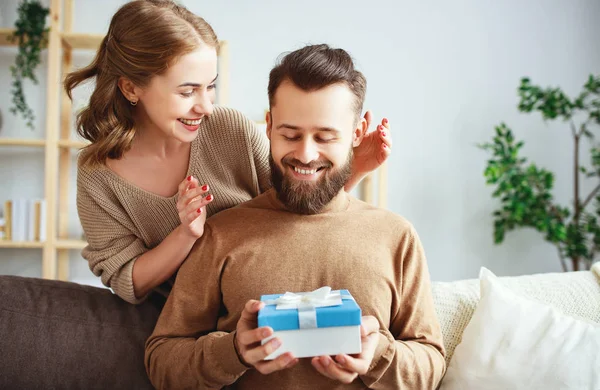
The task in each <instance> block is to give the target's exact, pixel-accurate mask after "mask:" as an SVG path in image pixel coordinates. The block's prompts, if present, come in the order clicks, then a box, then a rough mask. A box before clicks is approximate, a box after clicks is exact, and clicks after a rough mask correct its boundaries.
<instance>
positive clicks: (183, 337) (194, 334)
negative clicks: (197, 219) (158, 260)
mask: <svg viewBox="0 0 600 390" xmlns="http://www.w3.org/2000/svg"><path fill="white" fill-rule="evenodd" d="M213 237H214V236H213V231H212V229H211V227H210V224H207V225H206V230H205V231H204V235H203V236H202V238H200V239H199V240H198V241H197V242H196V244H195V245H194V248H193V249H192V251H191V252H190V254H189V256H188V258H187V259H186V261H185V262H184V263H183V265H182V266H181V268H180V270H179V272H178V274H177V279H176V281H175V285H174V286H173V289H172V290H171V294H170V295H169V298H168V299H167V303H166V304H165V306H164V308H163V310H162V312H161V314H160V317H159V319H158V322H157V324H156V327H155V329H154V332H153V333H152V335H151V336H150V337H149V338H148V340H147V342H146V353H145V365H146V371H147V373H148V376H149V378H150V381H151V382H152V384H153V385H154V387H155V388H157V389H192V388H193V389H220V388H222V387H224V386H227V385H230V384H232V383H234V382H235V381H236V380H237V379H238V378H239V377H240V376H242V375H243V374H244V373H245V372H246V370H247V369H248V368H247V367H246V366H245V365H244V364H242V362H241V361H240V360H239V358H238V355H237V353H236V351H235V347H234V344H233V340H234V337H235V331H234V332H221V331H216V329H215V327H216V324H217V320H218V318H219V310H220V309H221V291H220V284H219V279H220V274H221V268H222V267H221V266H219V265H218V263H219V261H218V258H217V257H218V255H217V254H216V252H217V251H216V250H215V247H216V245H215V240H214V239H213ZM200 254H201V255H200ZM215 264H216V265H215Z"/></svg>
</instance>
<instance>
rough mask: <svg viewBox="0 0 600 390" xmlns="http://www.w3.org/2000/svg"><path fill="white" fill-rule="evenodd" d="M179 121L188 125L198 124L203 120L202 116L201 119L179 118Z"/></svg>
mask: <svg viewBox="0 0 600 390" xmlns="http://www.w3.org/2000/svg"><path fill="white" fill-rule="evenodd" d="M178 121H179V122H181V123H183V124H184V125H188V126H197V125H199V124H200V122H202V118H200V119H194V120H190V119H183V118H181V119H178Z"/></svg>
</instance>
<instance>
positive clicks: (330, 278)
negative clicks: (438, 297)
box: [146, 190, 445, 390]
mask: <svg viewBox="0 0 600 390" xmlns="http://www.w3.org/2000/svg"><path fill="white" fill-rule="evenodd" d="M322 286H330V287H331V288H333V289H348V290H349V291H350V293H351V294H352V296H353V297H354V298H355V299H356V302H357V303H358V304H359V306H360V307H361V309H362V312H363V315H372V316H375V317H376V318H377V320H378V321H379V324H380V327H381V328H380V331H379V343H378V345H377V348H376V351H375V356H374V358H373V361H372V364H371V367H370V369H369V372H367V373H366V374H365V375H361V376H359V378H357V379H356V380H355V381H354V382H353V383H352V384H350V385H342V384H341V383H339V382H335V381H333V380H330V379H328V378H326V377H324V376H322V375H321V374H319V373H318V372H317V371H316V370H315V369H314V368H313V367H312V366H311V363H310V359H301V360H300V362H299V363H298V364H297V365H296V366H294V367H292V368H289V369H286V370H282V371H278V372H274V373H272V374H269V375H262V374H260V373H259V372H258V371H257V370H254V369H248V367H246V366H245V365H243V364H242V363H241V362H240V360H239V358H238V356H237V354H236V352H235V349H234V344H233V338H234V337H235V329H236V324H237V322H238V320H239V318H240V313H241V311H242V309H243V307H244V304H245V303H246V302H247V301H248V300H249V299H259V298H260V296H261V295H262V294H276V293H285V292H286V291H291V292H302V291H312V290H314V289H316V288H319V287H322ZM146 368H147V371H148V374H149V376H150V379H151V381H152V383H153V384H154V386H155V387H156V388H158V389H220V388H231V389H240V390H242V389H289V390H293V389H296V390H316V389H327V390H334V389H365V388H371V389H386V390H387V389H435V388H436V386H437V385H438V384H439V382H440V380H441V378H442V375H443V374H444V371H445V362H444V347H443V344H442V334H441V331H440V326H439V322H438V320H437V318H436V313H435V311H434V306H433V299H432V297H431V286H430V280H429V271H428V269H427V262H426V260H425V253H424V251H423V247H422V245H421V242H420V240H419V237H418V235H417V233H416V231H415V230H414V228H413V227H412V225H411V224H410V223H409V222H408V221H406V220H405V219H404V218H402V217H400V216H398V215H395V214H393V213H391V212H389V211H387V210H382V209H378V208H375V207H373V206H370V205H368V204H366V203H365V202H362V201H360V200H357V199H356V198H352V197H351V196H350V195H347V194H346V193H342V195H341V196H340V201H338V202H335V204H333V205H332V208H331V209H330V210H328V211H327V212H324V213H321V214H316V215H300V214H294V213H291V212H289V211H287V210H285V208H284V207H283V205H282V204H281V202H279V201H278V200H277V198H276V197H275V191H274V190H270V191H267V192H265V193H264V194H262V195H259V196H258V197H256V198H254V199H252V200H250V201H249V202H246V203H244V204H242V205H240V206H238V207H235V208H232V209H229V210H225V211H223V212H221V213H219V214H218V215H216V216H214V217H213V218H211V219H210V220H208V221H207V223H206V229H205V233H204V235H203V236H202V238H201V239H199V240H198V241H196V244H195V246H194V248H193V249H192V251H191V252H190V254H189V256H188V258H187V259H186V260H185V262H184V263H183V265H182V266H181V271H180V272H179V274H178V276H177V281H176V282H175V286H174V287H173V291H172V292H171V295H170V296H169V299H168V300H167V303H166V305H165V307H164V309H163V311H162V313H161V315H160V318H159V320H158V323H157V324H156V328H155V329H154V332H153V334H152V335H151V336H150V338H149V339H148V341H147V343H146Z"/></svg>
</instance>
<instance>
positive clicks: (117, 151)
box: [65, 0, 391, 304]
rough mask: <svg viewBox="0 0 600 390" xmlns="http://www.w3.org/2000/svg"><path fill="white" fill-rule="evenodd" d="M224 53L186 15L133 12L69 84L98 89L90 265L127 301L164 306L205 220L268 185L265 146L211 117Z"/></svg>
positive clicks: (89, 180)
mask: <svg viewBox="0 0 600 390" xmlns="http://www.w3.org/2000/svg"><path fill="white" fill-rule="evenodd" d="M131 21H135V23H131ZM217 48H218V40H217V36H216V35H215V33H214V31H213V29H212V28H211V26H210V25H209V24H208V23H206V22H205V21H204V20H203V19H202V18H200V17H198V16H196V15H194V14H192V13H191V12H189V11H188V10H187V9H185V8H184V7H181V6H178V5H176V4H174V3H173V2H171V1H158V0H151V1H148V0H146V1H133V2H130V3H128V4H126V5H124V6H123V7H121V8H120V9H119V10H118V11H117V13H116V14H115V15H114V16H113V18H112V21H111V24H110V27H109V30H108V33H107V35H106V37H105V38H104V40H103V41H102V44H101V46H100V48H99V50H98V53H97V55H96V58H95V59H94V61H93V62H92V64H91V65H89V66H88V67H87V68H84V69H82V70H79V71H76V72H74V73H71V74H70V75H68V77H67V79H66V81H65V88H66V90H67V93H68V94H69V96H71V91H72V90H73V88H75V87H76V86H77V85H79V84H80V83H82V82H84V81H86V80H88V79H90V78H92V77H95V78H96V87H95V89H94V91H93V93H92V95H91V98H90V104H89V108H87V109H85V110H84V111H83V112H81V113H80V114H79V116H78V122H77V126H78V131H79V134H80V135H81V136H83V137H84V138H85V139H87V140H89V141H90V142H91V145H90V146H88V147H87V148H86V149H85V150H84V151H83V152H82V154H81V156H80V160H79V171H78V181H77V185H78V187H77V188H78V191H77V205H78V211H79V217H80V219H81V223H82V225H83V228H84V231H85V234H86V237H87V240H88V243H89V245H88V246H87V247H86V248H85V249H84V250H83V257H84V258H86V259H87V260H88V261H89V264H90V268H91V270H92V271H93V272H94V274H95V275H97V276H100V277H101V279H102V282H103V283H104V284H105V285H107V286H109V287H111V288H112V289H113V290H114V291H115V293H116V294H117V295H119V296H120V297H121V298H123V299H124V300H126V301H128V302H131V303H135V304H137V303H141V302H142V301H144V299H145V298H146V297H147V295H148V294H149V293H150V292H151V291H158V292H160V293H162V294H163V296H166V295H167V294H168V292H169V291H170V284H171V281H173V279H174V278H173V276H174V274H175V273H176V271H177V269H178V268H179V266H180V265H181V263H182V262H183V260H184V259H185V258H186V256H187V254H188V253H189V251H190V249H191V248H192V245H193V244H194V242H195V241H196V239H198V238H199V237H201V236H202V233H203V227H204V221H205V220H206V218H207V217H210V216H211V215H212V214H214V213H217V212H219V211H221V210H223V209H225V208H229V207H232V206H235V205H237V204H239V203H241V202H243V201H246V200H249V199H251V198H252V197H254V196H256V195H258V194H259V193H261V192H263V191H264V190H265V189H267V188H268V186H269V164H268V155H269V146H268V142H267V139H266V137H264V136H263V135H262V134H259V133H258V131H257V130H256V128H255V126H254V125H253V122H252V121H250V120H248V119H247V118H245V117H244V116H243V115H242V114H241V113H239V112H237V111H235V110H232V109H229V108H224V107H214V106H213V101H214V98H215V81H216V79H217V77H218V75H217ZM367 119H368V120H370V116H367ZM384 126H385V129H386V130H387V128H388V124H387V121H386V120H385V119H384V120H383V126H382V125H380V126H378V131H377V132H374V133H370V135H369V136H368V137H367V140H366V142H363V144H362V145H361V146H360V149H358V150H356V152H355V156H356V157H355V165H354V167H353V176H352V178H351V180H350V182H349V184H348V186H347V188H346V190H349V189H351V188H352V187H353V186H354V185H355V184H356V183H357V182H358V181H359V180H360V179H361V178H362V177H363V176H364V175H366V174H367V173H368V172H369V171H371V170H373V169H375V168H376V167H377V166H379V165H380V164H381V163H382V162H383V161H384V160H385V159H386V158H387V156H388V155H389V153H390V150H389V149H390V147H391V140H390V139H389V138H390V137H389V134H386V132H385V131H384Z"/></svg>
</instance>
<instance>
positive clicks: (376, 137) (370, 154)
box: [352, 111, 392, 177]
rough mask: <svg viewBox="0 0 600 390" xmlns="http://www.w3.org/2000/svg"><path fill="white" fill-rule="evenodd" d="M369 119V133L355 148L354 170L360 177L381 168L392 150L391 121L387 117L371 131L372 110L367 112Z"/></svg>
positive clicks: (366, 116)
mask: <svg viewBox="0 0 600 390" xmlns="http://www.w3.org/2000/svg"><path fill="white" fill-rule="evenodd" d="M365 120H366V121H367V133H366V134H365V136H364V138H363V140H362V142H361V144H360V145H359V146H357V147H356V148H354V161H353V163H352V172H353V174H354V175H357V176H359V177H362V176H366V175H367V174H368V173H370V172H372V171H374V170H375V169H377V168H379V166H381V165H382V164H383V163H384V162H385V161H386V160H387V158H388V157H389V156H390V153H391V152H392V137H391V134H390V123H389V121H388V120H387V119H386V118H383V119H382V120H381V124H379V125H377V129H376V130H375V131H371V132H369V129H368V128H369V127H371V121H372V114H371V111H367V112H366V113H365Z"/></svg>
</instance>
